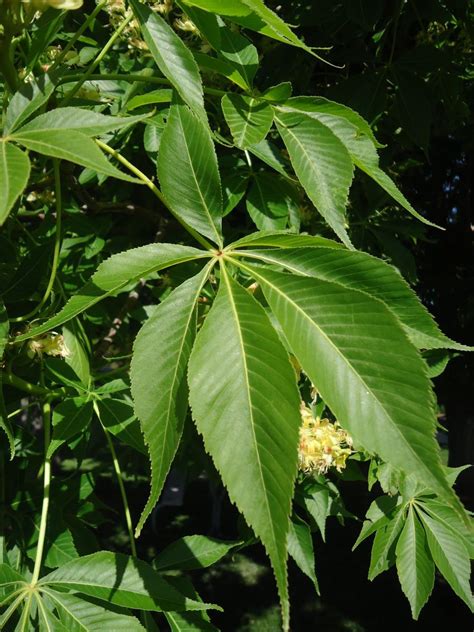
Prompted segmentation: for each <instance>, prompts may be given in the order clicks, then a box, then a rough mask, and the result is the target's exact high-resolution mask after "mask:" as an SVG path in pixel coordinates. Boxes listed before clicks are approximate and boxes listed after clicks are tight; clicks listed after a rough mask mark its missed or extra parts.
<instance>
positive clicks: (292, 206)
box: [246, 173, 299, 230]
mask: <svg viewBox="0 0 474 632" xmlns="http://www.w3.org/2000/svg"><path fill="white" fill-rule="evenodd" d="M246 204H247V211H248V213H249V215H250V217H251V218H252V220H253V221H254V223H255V225H256V226H257V228H258V229H259V230H272V229H273V230H278V229H284V228H286V226H287V225H288V222H289V218H290V216H291V214H292V213H296V214H298V213H299V208H298V200H297V196H296V191H295V189H294V187H293V186H292V185H291V184H290V183H289V182H288V181H287V180H285V179H284V178H281V177H279V176H275V175H271V174H269V173H257V174H255V176H254V178H253V181H252V184H251V186H250V189H249V192H248V195H247V198H246Z"/></svg>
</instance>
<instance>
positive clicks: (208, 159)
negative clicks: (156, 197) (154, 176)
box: [158, 102, 222, 246]
mask: <svg viewBox="0 0 474 632" xmlns="http://www.w3.org/2000/svg"><path fill="white" fill-rule="evenodd" d="M158 177H159V179H160V184H161V190H162V192H163V195H164V196H165V198H166V199H167V201H168V203H169V204H170V206H171V208H172V209H173V211H174V212H175V213H176V215H178V216H179V217H181V218H182V219H184V220H185V221H186V222H187V223H188V224H189V225H190V226H192V227H193V228H195V229H196V230H197V231H198V232H200V233H201V234H203V235H205V236H206V237H209V239H212V240H213V241H214V242H215V243H217V244H218V245H220V246H221V245H222V232H221V223H222V192H221V183H220V177H219V171H218V167H217V157H216V153H215V149H214V145H213V142H212V138H211V134H210V131H209V128H208V127H207V125H205V124H204V123H203V122H202V121H200V120H199V119H198V118H197V117H196V116H195V115H194V114H193V113H192V112H191V110H189V108H188V107H187V106H186V105H185V104H184V103H178V102H176V103H174V104H172V106H171V109H170V115H169V118H168V122H167V124H166V127H165V131H164V132H163V136H162V139H161V146H160V152H159V154H158Z"/></svg>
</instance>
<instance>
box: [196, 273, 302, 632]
mask: <svg viewBox="0 0 474 632" xmlns="http://www.w3.org/2000/svg"><path fill="white" fill-rule="evenodd" d="M188 380H189V392H190V404H191V409H192V414H193V417H194V420H195V422H196V426H197V429H198V431H199V432H200V433H201V434H202V436H203V439H204V445H205V448H206V450H207V452H209V454H210V455H211V456H212V458H213V461H214V463H215V465H216V467H217V469H218V470H219V472H220V474H221V477H222V480H223V482H224V484H225V486H226V487H227V489H228V492H229V496H230V498H231V500H232V501H233V502H234V503H235V504H236V505H237V507H238V508H239V509H240V511H241V512H242V514H243V515H244V517H245V519H246V521H247V522H248V524H249V525H250V526H251V527H252V529H253V530H254V532H255V534H256V535H257V536H258V537H259V538H260V539H261V540H262V542H263V545H264V546H265V549H266V551H267V553H268V555H269V557H270V560H271V563H272V566H273V569H274V572H275V576H276V580H277V584H278V589H279V594H280V601H281V604H282V610H283V622H284V627H285V629H287V628H288V619H289V612H288V611H289V606H288V587H287V573H286V560H287V534H288V528H289V515H290V507H291V498H292V495H293V485H294V481H295V476H296V469H297V445H298V430H299V426H300V423H301V419H300V414H299V394H298V389H297V386H296V376H295V372H294V369H293V367H292V366H291V364H290V361H289V359H288V354H287V352H286V351H285V349H284V348H283V346H282V343H281V342H280V340H279V337H278V335H277V333H276V332H275V330H274V329H273V327H272V325H271V323H270V321H269V319H268V317H267V315H266V313H265V311H264V309H263V308H262V307H261V305H260V304H259V303H258V302H257V301H256V300H255V299H254V298H253V296H251V294H249V293H248V292H247V291H246V290H245V289H244V288H242V287H241V286H240V285H239V284H238V283H237V282H236V281H234V280H233V279H232V278H231V277H230V276H229V275H228V273H227V271H226V270H225V268H224V271H223V279H222V283H221V287H220V289H219V292H218V295H217V299H216V300H215V302H214V304H213V306H212V308H211V310H210V312H209V314H208V316H207V318H206V320H205V322H204V325H203V327H202V329H201V330H200V332H199V334H198V336H197V338H196V343H195V345H194V348H193V351H192V353H191V358H190V362H189V370H188Z"/></svg>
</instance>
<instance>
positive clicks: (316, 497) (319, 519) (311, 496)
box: [297, 484, 331, 542]
mask: <svg viewBox="0 0 474 632" xmlns="http://www.w3.org/2000/svg"><path fill="white" fill-rule="evenodd" d="M297 498H298V500H299V501H300V504H301V505H302V506H303V507H304V508H305V509H306V511H307V512H308V513H309V515H310V516H311V518H313V520H314V522H315V523H316V525H317V526H318V529H319V531H320V532H321V537H322V539H323V542H325V541H326V520H327V518H328V516H329V514H330V511H331V498H330V494H329V488H328V487H325V486H323V485H318V484H315V485H314V486H313V487H312V489H311V491H308V492H307V491H305V492H304V494H302V495H301V496H297Z"/></svg>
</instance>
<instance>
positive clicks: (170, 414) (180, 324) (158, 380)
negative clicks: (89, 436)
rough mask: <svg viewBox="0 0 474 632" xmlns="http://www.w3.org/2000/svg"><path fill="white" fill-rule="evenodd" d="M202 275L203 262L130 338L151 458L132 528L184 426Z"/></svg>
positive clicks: (153, 495)
mask: <svg viewBox="0 0 474 632" xmlns="http://www.w3.org/2000/svg"><path fill="white" fill-rule="evenodd" d="M207 275H208V269H207V268H205V269H204V270H203V271H202V272H201V273H200V274H198V275H196V276H195V277H193V278H192V279H189V280H188V281H185V282H184V283H183V284H182V285H181V286H179V287H178V288H177V289H176V290H175V291H174V292H173V293H172V294H171V295H170V296H169V297H168V298H167V299H166V300H165V301H164V302H163V303H160V305H158V307H157V308H156V309H155V311H154V312H153V314H152V316H151V317H150V318H149V319H148V320H147V321H146V322H145V324H144V326H143V327H142V329H141V330H140V332H139V334H138V336H137V338H136V340H135V344H134V351H133V359H132V364H131V369H130V374H131V382H132V396H133V399H134V402H135V411H136V414H137V416H138V418H139V419H140V424H141V428H142V431H143V434H144V437H145V442H146V444H147V446H148V453H149V456H150V462H151V490H150V496H149V499H148V501H147V504H146V506H145V508H144V510H143V512H142V515H141V518H140V520H139V522H138V525H137V533H140V531H141V529H142V527H143V524H144V523H145V520H146V519H147V518H148V516H149V514H150V512H151V510H152V509H153V507H154V506H155V505H156V503H157V502H158V498H159V496H160V493H161V490H162V488H163V485H164V482H165V479H166V476H167V474H168V472H169V469H170V467H171V463H172V462H173V459H174V456H175V453H176V450H177V448H178V445H179V441H180V439H181V435H182V432H183V424H184V419H185V416H186V412H187V397H186V383H185V375H186V367H187V363H188V359H189V354H190V353H191V348H192V345H193V342H194V338H195V335H196V305H197V300H198V298H199V294H200V292H201V290H202V287H203V285H204V283H205V282H206V279H207Z"/></svg>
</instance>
